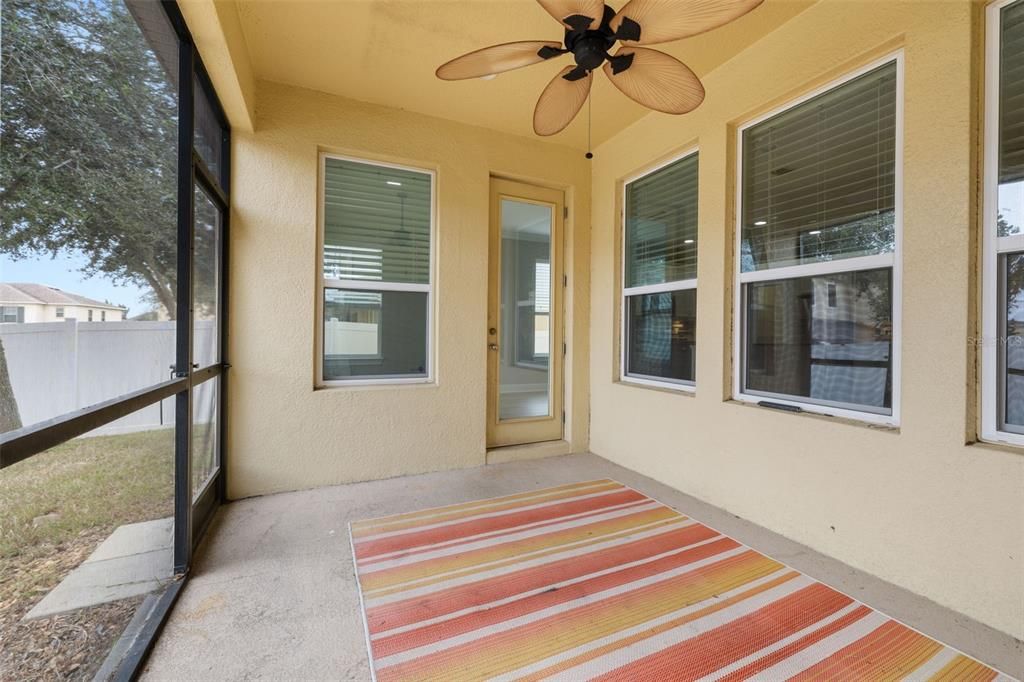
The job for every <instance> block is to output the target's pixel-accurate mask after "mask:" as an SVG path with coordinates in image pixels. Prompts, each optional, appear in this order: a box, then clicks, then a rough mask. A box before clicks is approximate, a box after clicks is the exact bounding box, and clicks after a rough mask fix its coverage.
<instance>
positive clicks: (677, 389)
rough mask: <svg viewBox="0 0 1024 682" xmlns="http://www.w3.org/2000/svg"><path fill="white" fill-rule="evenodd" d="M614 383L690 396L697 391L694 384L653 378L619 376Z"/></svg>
mask: <svg viewBox="0 0 1024 682" xmlns="http://www.w3.org/2000/svg"><path fill="white" fill-rule="evenodd" d="M616 383H618V384H624V385H626V386H635V387H637V388H645V389H650V390H654V391H662V392H664V393H673V394H676V395H685V396H690V397H693V396H694V395H696V393H697V385H696V384H677V383H674V382H671V381H655V380H654V379H641V378H640V377H631V376H622V377H619V380H618V381H617V382H616Z"/></svg>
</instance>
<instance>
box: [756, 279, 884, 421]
mask: <svg viewBox="0 0 1024 682" xmlns="http://www.w3.org/2000/svg"><path fill="white" fill-rule="evenodd" d="M745 294H746V306H747V309H746V316H747V319H746V327H747V329H746V337H747V347H746V357H745V365H746V382H745V384H746V385H745V387H744V390H746V391H749V392H753V393H758V392H760V393H766V394H771V395H778V396H783V397H792V398H795V399H798V400H800V399H806V400H807V401H808V402H815V403H819V404H831V405H837V406H851V407H856V408H857V409H862V410H869V411H874V412H878V413H880V414H890V413H891V407H892V270H891V269H889V268H881V269H878V270H862V271H859V272H844V273H837V274H833V275H820V276H814V277H800V278H794V279H783V280H776V281H771V282H757V283H754V284H748V285H746V291H745Z"/></svg>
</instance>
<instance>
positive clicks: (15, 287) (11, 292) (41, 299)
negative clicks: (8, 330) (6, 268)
mask: <svg viewBox="0 0 1024 682" xmlns="http://www.w3.org/2000/svg"><path fill="white" fill-rule="evenodd" d="M26 304H28V305H33V304H34V305H81V306H89V307H90V308H105V309H107V310H127V308H125V307H124V306H120V305H113V304H112V303H104V302H103V301H97V300H96V299H93V298H88V297H86V296H80V295H79V294H73V293H71V292H69V291H63V290H61V289H58V288H56V287H48V286H46V285H45V284H27V283H23V282H0V305H26Z"/></svg>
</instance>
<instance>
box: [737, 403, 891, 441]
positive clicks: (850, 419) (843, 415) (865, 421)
mask: <svg viewBox="0 0 1024 682" xmlns="http://www.w3.org/2000/svg"><path fill="white" fill-rule="evenodd" d="M761 401H768V402H772V403H779V404H781V405H792V406H794V407H799V408H800V409H799V410H792V411H791V410H785V409H778V408H774V407H765V406H764V405H759V404H758V403H759V402H761ZM725 402H727V403H731V404H733V405H740V406H743V407H751V408H754V409H758V410H768V411H771V412H776V413H782V414H789V415H794V416H797V417H810V418H812V419H826V420H828V421H830V422H832V423H838V424H848V425H850V426H860V427H866V428H869V429H874V430H876V431H885V432H888V433H897V434H898V433H899V432H900V425H899V422H897V421H896V420H895V419H894V418H893V417H892V416H891V415H886V414H871V413H869V412H855V411H853V410H844V409H841V408H833V407H826V406H823V405H815V404H813V403H801V402H797V401H793V400H782V399H779V398H769V397H767V396H754V395H746V394H742V393H741V394H739V395H734V396H733V397H731V398H729V399H727V400H726V401H725Z"/></svg>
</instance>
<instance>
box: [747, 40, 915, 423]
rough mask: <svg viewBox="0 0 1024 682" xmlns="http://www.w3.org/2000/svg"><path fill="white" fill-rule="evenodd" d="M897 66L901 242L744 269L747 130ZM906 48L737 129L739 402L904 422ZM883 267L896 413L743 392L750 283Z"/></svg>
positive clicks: (897, 209) (897, 211) (896, 182)
mask: <svg viewBox="0 0 1024 682" xmlns="http://www.w3.org/2000/svg"><path fill="white" fill-rule="evenodd" d="M892 63H895V64H896V123H895V126H896V149H895V152H896V154H895V164H894V165H895V168H894V176H895V177H894V187H893V191H894V194H895V197H894V198H895V202H894V224H893V230H894V234H895V244H894V248H893V251H891V252H889V253H884V254H876V255H870V256H859V257H854V258H842V259H839V260H834V261H824V262H820V263H808V264H805V265H792V266H786V267H780V268H769V269H766V270H756V271H752V272H743V269H742V263H741V259H742V256H743V253H742V244H743V132H744V131H745V130H747V129H748V128H751V127H752V126H755V125H757V124H758V123H763V122H764V121H766V120H768V119H770V118H772V117H774V116H777V115H778V114H781V113H783V112H785V111H788V110H789V109H792V108H793V107H796V106H799V105H800V104H803V103H804V102H807V101H809V100H811V99H813V98H815V97H817V96H818V95H821V94H824V93H826V92H828V91H829V90H832V89H834V88H837V87H839V86H841V85H844V84H845V83H848V82H850V81H852V80H854V79H855V78H858V77H860V76H863V75H864V74H866V73H868V72H870V71H874V70H875V69H877V68H879V67H882V66H886V65H888V64H892ZM903 93H904V90H903V50H898V51H896V52H893V53H891V54H889V55H886V56H885V57H882V58H881V59H877V60H874V61H872V62H871V63H869V64H865V65H864V66H862V67H860V68H858V69H856V70H854V71H851V72H849V73H847V74H845V75H843V76H841V77H840V78H837V79H835V80H833V81H830V82H829V83H826V84H825V85H822V86H821V87H819V88H815V89H814V90H811V91H810V92H807V93H806V94H804V95H802V96H800V97H798V98H796V99H794V100H791V101H789V102H787V103H785V104H783V105H782V106H779V107H776V108H775V109H772V110H771V111H769V112H767V113H765V114H762V115H760V116H758V117H757V118H754V119H751V120H750V121H747V122H746V123H744V124H743V125H741V126H739V128H738V129H737V131H736V182H735V186H736V198H735V201H736V205H735V212H736V223H735V233H736V234H735V242H734V247H735V248H734V250H735V256H734V260H733V268H734V272H735V276H734V282H735V286H734V287H733V290H734V291H733V369H732V375H733V376H732V378H733V386H732V398H733V400H736V401H739V402H744V403H753V404H757V403H759V402H762V401H767V402H771V403H775V404H781V405H787V406H791V407H796V408H800V410H801V411H803V412H811V413H815V414H824V415H829V416H833V417H842V418H846V419H853V420H857V421H861V422H866V423H869V424H879V425H884V426H892V427H896V426H899V424H900V394H901V390H900V388H901V383H902V380H901V366H900V365H901V362H900V358H901V354H902V353H901V348H902V340H903V322H902V320H903V311H902V304H903ZM877 268H892V373H893V376H892V410H891V414H884V413H880V412H873V411H871V410H870V409H866V408H853V407H850V406H849V405H848V404H846V403H829V402H827V401H814V402H812V401H811V400H810V399H806V400H805V399H800V400H798V399H794V398H788V397H786V396H784V395H777V394H769V393H757V394H754V393H746V392H744V391H743V377H744V375H745V374H746V361H747V358H746V352H745V343H744V341H745V335H744V326H745V316H746V310H745V306H744V298H743V295H744V287H745V285H746V284H748V283H751V282H766V281H771V280H780V279H790V278H794V277H812V276H815V275H827V274H835V273H848V272H856V271H859V270H874V269H877Z"/></svg>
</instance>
